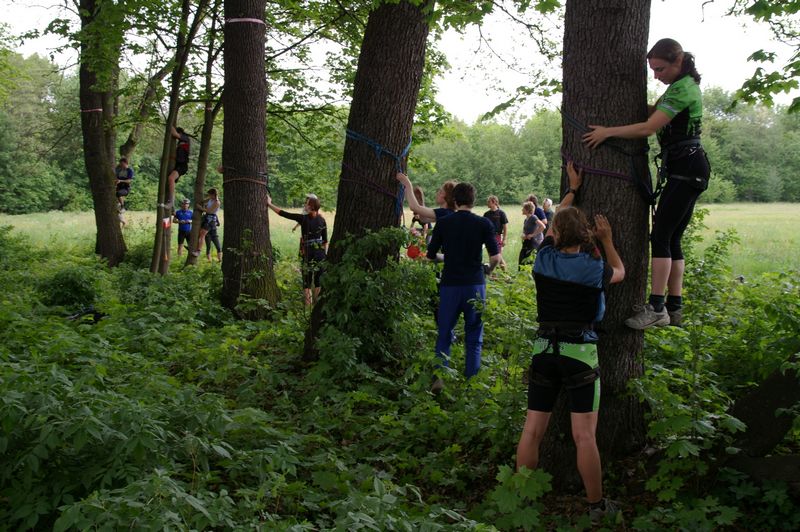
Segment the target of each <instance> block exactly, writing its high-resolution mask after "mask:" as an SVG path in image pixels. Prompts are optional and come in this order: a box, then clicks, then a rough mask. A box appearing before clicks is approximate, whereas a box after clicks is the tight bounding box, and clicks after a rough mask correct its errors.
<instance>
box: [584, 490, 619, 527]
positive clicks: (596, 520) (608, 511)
mask: <svg viewBox="0 0 800 532" xmlns="http://www.w3.org/2000/svg"><path fill="white" fill-rule="evenodd" d="M618 513H619V506H617V504H616V503H615V502H614V501H611V500H609V499H606V498H605V497H604V498H602V499H600V502H596V503H590V504H589V519H591V520H592V525H598V524H600V523H602V522H603V521H605V519H606V517H609V516H614V515H616V514H618Z"/></svg>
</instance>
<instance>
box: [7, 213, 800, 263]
mask: <svg viewBox="0 0 800 532" xmlns="http://www.w3.org/2000/svg"><path fill="white" fill-rule="evenodd" d="M702 207H703V208H705V209H708V211H709V214H708V216H707V217H706V219H705V225H706V226H707V228H706V229H704V230H703V233H702V234H703V237H704V242H703V244H702V245H701V246H700V248H701V249H703V248H705V246H706V245H707V244H708V242H709V241H710V239H711V238H712V237H713V235H714V234H715V232H717V231H725V230H728V229H734V230H735V231H736V233H737V235H738V237H739V239H740V243H739V244H738V245H736V246H734V249H733V253H732V256H731V268H732V270H733V272H734V273H735V274H737V275H738V274H742V275H755V274H759V273H762V272H767V271H780V270H787V269H793V268H799V267H800V237H798V226H800V204H797V203H731V204H723V205H703V206H702ZM503 208H504V210H505V211H506V214H507V215H508V218H509V228H508V234H509V245H508V246H507V247H506V248H505V249H504V250H503V255H504V256H505V258H506V261H507V262H508V265H509V267H510V268H511V269H512V270H516V267H517V255H518V254H519V248H520V241H519V239H518V238H517V235H519V234H521V232H522V220H523V218H522V214H521V213H520V211H519V209H518V208H517V207H516V206H514V205H504V206H503ZM484 210H485V209H484V207H483V206H480V207H479V208H477V209H476V212H478V213H482V212H483V211H484ZM323 215H324V216H325V217H326V219H327V221H328V236H329V237H330V235H331V231H332V227H333V218H334V214H333V213H332V212H323ZM221 218H222V223H223V228H224V223H225V220H224V214H223V215H222V216H221ZM405 219H406V221H407V222H408V221H410V220H411V214H410V212H409V211H406V216H405ZM127 221H128V225H127V227H126V228H125V235H126V239H127V240H128V242H134V241H139V240H141V239H143V240H144V241H149V239H151V238H152V236H151V234H152V228H153V227H154V226H155V214H154V213H147V212H128V213H127ZM94 224H95V221H94V215H93V214H92V213H90V212H83V213H70V212H49V213H37V214H26V215H17V216H12V215H0V225H11V226H13V227H14V229H15V232H18V233H19V234H23V235H25V236H27V237H28V238H30V240H31V242H32V243H33V244H34V245H37V246H42V247H50V246H62V247H64V246H66V247H85V246H91V245H93V239H94V233H95V225H94ZM270 224H271V234H272V242H273V245H274V246H275V247H276V248H277V249H279V250H280V251H281V253H283V254H293V253H295V252H296V250H297V243H298V239H299V234H298V233H297V232H292V227H294V222H292V221H291V220H287V219H285V218H281V217H279V216H274V215H271V216H270Z"/></svg>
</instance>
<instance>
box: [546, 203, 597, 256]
mask: <svg viewBox="0 0 800 532" xmlns="http://www.w3.org/2000/svg"><path fill="white" fill-rule="evenodd" d="M553 231H554V232H555V237H556V248H558V249H563V248H568V247H572V246H580V247H581V249H593V248H594V236H593V235H592V228H591V226H590V225H589V220H588V219H587V218H586V215H585V214H583V211H581V210H580V209H578V208H576V207H563V208H561V209H558V212H557V213H556V215H555V216H554V217H553Z"/></svg>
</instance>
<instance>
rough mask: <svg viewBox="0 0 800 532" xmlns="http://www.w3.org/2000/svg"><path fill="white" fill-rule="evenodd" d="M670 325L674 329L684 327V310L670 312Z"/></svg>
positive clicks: (668, 312)
mask: <svg viewBox="0 0 800 532" xmlns="http://www.w3.org/2000/svg"><path fill="white" fill-rule="evenodd" d="M667 314H669V324H670V325H671V326H673V327H682V326H683V309H680V308H679V309H675V310H668V311H667Z"/></svg>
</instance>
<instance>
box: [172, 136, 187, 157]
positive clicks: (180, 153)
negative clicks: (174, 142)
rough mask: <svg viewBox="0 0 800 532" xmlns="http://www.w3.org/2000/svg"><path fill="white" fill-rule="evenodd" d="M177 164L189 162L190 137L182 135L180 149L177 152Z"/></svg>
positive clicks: (179, 142) (179, 143)
mask: <svg viewBox="0 0 800 532" xmlns="http://www.w3.org/2000/svg"><path fill="white" fill-rule="evenodd" d="M175 162H178V163H188V162H189V137H188V136H186V135H181V138H180V140H178V148H177V149H176V150H175Z"/></svg>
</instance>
